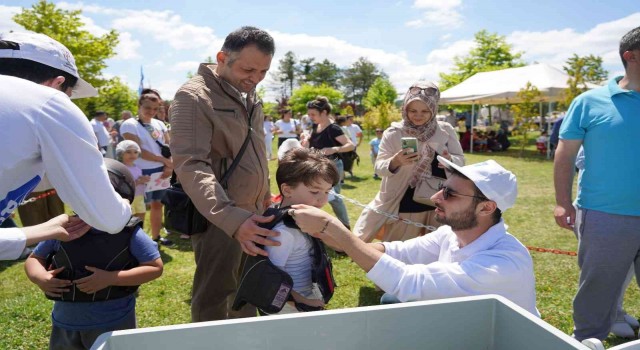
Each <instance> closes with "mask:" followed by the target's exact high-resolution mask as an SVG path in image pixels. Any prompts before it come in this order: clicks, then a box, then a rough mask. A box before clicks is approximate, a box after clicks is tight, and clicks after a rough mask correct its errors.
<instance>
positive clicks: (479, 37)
mask: <svg viewBox="0 0 640 350" xmlns="http://www.w3.org/2000/svg"><path fill="white" fill-rule="evenodd" d="M511 51H512V46H511V45H510V44H508V43H507V41H506V39H505V37H504V36H502V35H498V34H497V33H489V32H487V31H486V30H481V31H479V32H477V33H476V34H475V47H474V48H473V49H471V51H469V54H468V55H466V56H462V57H460V56H456V57H454V58H453V62H454V68H453V71H452V72H451V73H440V84H439V87H440V90H441V91H445V90H447V89H448V88H450V87H452V86H455V85H458V84H460V83H461V82H463V81H464V80H465V79H467V78H469V77H471V76H472V75H474V74H476V73H479V72H488V71H494V70H499V69H505V68H513V67H521V66H524V65H525V63H524V62H523V61H522V60H521V57H522V54H523V53H522V52H516V53H512V52H511Z"/></svg>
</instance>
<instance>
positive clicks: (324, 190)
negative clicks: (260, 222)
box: [265, 148, 340, 314]
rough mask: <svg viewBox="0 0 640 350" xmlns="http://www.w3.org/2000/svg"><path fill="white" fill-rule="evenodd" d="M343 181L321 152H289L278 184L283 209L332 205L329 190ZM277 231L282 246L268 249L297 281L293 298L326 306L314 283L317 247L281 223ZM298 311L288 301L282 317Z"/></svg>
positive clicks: (283, 162) (301, 234)
mask: <svg viewBox="0 0 640 350" xmlns="http://www.w3.org/2000/svg"><path fill="white" fill-rule="evenodd" d="M339 180H340V176H339V174H338V169H337V168H336V166H335V165H334V164H333V161H332V160H331V159H329V158H327V157H326V156H324V155H322V154H321V153H319V152H317V151H315V150H311V149H307V148H294V149H292V150H289V151H287V152H286V153H285V154H284V156H283V157H282V159H280V162H279V164H278V170H277V172H276V182H277V184H278V187H279V189H280V193H281V194H282V202H281V203H280V206H281V207H287V206H291V205H293V204H306V205H310V206H314V207H316V208H322V207H323V206H324V205H325V204H327V202H328V195H329V191H330V190H331V189H332V188H333V186H334V185H335V184H336V183H337V182H338V181H339ZM272 230H273V231H278V232H280V236H278V237H274V238H273V239H274V240H277V241H279V242H280V245H279V246H277V247H276V246H266V247H265V250H266V251H267V252H268V253H269V259H270V260H271V262H272V263H273V264H274V265H276V266H277V267H279V268H280V269H282V270H284V271H285V272H287V273H288V274H289V275H290V276H291V278H292V279H293V291H292V292H291V295H292V296H293V299H294V300H295V302H297V303H303V304H306V305H309V306H312V307H324V301H323V296H322V294H321V293H320V290H319V288H318V286H317V285H315V284H314V283H312V278H311V273H312V266H311V265H312V262H313V256H312V255H313V246H312V243H311V240H310V238H309V237H308V236H307V234H306V233H304V232H302V231H300V230H298V229H295V228H290V227H287V226H285V225H284V223H282V222H280V223H278V224H277V225H276V226H275V227H274V228H273V229H272ZM294 312H298V309H297V308H296V306H295V303H294V302H293V301H288V302H287V303H286V304H285V306H284V307H283V309H282V311H281V312H280V313H281V314H284V313H294Z"/></svg>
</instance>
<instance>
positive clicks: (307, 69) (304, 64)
mask: <svg viewBox="0 0 640 350" xmlns="http://www.w3.org/2000/svg"><path fill="white" fill-rule="evenodd" d="M315 60H316V59H315V58H313V57H311V58H303V59H301V60H300V61H299V63H298V65H297V66H296V77H297V79H298V84H300V85H303V84H308V83H309V82H310V80H311V78H310V75H311V71H312V70H313V61H315Z"/></svg>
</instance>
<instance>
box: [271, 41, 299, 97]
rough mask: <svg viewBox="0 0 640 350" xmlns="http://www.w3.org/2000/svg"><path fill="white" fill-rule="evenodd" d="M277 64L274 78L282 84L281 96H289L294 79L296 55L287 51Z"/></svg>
mask: <svg viewBox="0 0 640 350" xmlns="http://www.w3.org/2000/svg"><path fill="white" fill-rule="evenodd" d="M279 62H280V63H279V65H278V70H277V71H276V72H275V78H276V80H277V81H279V82H280V83H282V90H281V91H282V95H283V96H291V94H292V93H293V85H294V83H295V79H296V64H297V59H296V54H294V53H293V51H289V52H287V53H285V54H284V57H283V58H282V59H281V60H280V61H279Z"/></svg>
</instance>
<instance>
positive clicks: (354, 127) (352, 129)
mask: <svg viewBox="0 0 640 350" xmlns="http://www.w3.org/2000/svg"><path fill="white" fill-rule="evenodd" d="M347 129H349V134H348V135H349V137H350V138H351V142H353V144H354V145H356V146H357V145H358V135H362V129H360V127H359V126H358V124H351V125H349V126H347Z"/></svg>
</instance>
